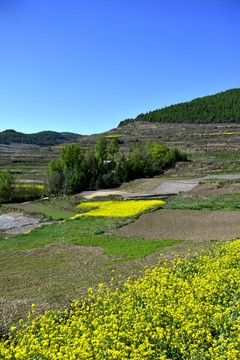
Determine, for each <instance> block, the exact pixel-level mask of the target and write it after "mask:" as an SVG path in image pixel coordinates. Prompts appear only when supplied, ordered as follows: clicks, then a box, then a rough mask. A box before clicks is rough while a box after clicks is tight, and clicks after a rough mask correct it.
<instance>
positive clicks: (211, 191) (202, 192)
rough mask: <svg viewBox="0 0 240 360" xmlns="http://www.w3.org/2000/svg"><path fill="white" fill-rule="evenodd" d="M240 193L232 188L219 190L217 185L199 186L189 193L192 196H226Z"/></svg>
mask: <svg viewBox="0 0 240 360" xmlns="http://www.w3.org/2000/svg"><path fill="white" fill-rule="evenodd" d="M236 192H239V191H237V190H233V189H231V188H230V187H222V188H217V184H199V185H197V186H196V187H195V188H194V189H192V190H190V191H189V195H191V196H207V195H225V194H233V193H236Z"/></svg>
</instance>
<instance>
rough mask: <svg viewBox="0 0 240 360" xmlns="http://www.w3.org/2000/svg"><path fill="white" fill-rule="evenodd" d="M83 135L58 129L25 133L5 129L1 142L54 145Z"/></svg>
mask: <svg viewBox="0 0 240 360" xmlns="http://www.w3.org/2000/svg"><path fill="white" fill-rule="evenodd" d="M80 136H81V135H79V134H74V133H68V132H64V133H59V132H56V131H41V132H38V133H34V134H24V133H21V132H18V131H15V130H5V131H2V132H0V143H1V144H10V143H21V144H35V145H39V146H54V145H58V144H61V143H64V142H66V141H69V140H74V139H77V138H79V137H80Z"/></svg>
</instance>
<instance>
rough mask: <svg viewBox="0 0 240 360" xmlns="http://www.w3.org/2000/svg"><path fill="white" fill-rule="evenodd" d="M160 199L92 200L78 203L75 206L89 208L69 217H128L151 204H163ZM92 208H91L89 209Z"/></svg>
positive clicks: (151, 205)
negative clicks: (84, 211)
mask: <svg viewBox="0 0 240 360" xmlns="http://www.w3.org/2000/svg"><path fill="white" fill-rule="evenodd" d="M164 204H165V202H164V201H162V200H129V201H98V202H97V201H94V202H87V203H82V204H80V205H78V206H77V207H76V208H77V209H81V210H89V211H88V212H86V213H83V214H77V215H75V216H73V217H72V218H71V219H75V218H76V217H79V216H108V217H129V216H134V215H137V214H139V213H141V212H143V211H146V210H149V209H151V207H153V206H160V205H164ZM91 209H92V210H91Z"/></svg>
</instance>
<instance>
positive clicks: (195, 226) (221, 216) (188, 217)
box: [110, 209, 240, 255]
mask: <svg viewBox="0 0 240 360" xmlns="http://www.w3.org/2000/svg"><path fill="white" fill-rule="evenodd" d="M110 233H111V235H116V236H128V237H135V238H145V239H166V240H167V239H175V240H185V241H184V242H183V243H182V244H181V247H180V248H179V251H180V253H179V254H180V255H181V253H182V251H184V252H185V251H186V246H187V247H189V248H195V249H196V251H199V250H200V249H201V247H202V246H205V245H206V243H207V242H210V241H211V240H212V241H215V240H219V241H221V240H222V239H224V240H232V239H234V238H237V237H239V236H240V212H239V211H198V210H172V209H161V210H157V211H156V212H154V213H149V214H143V215H142V216H141V217H140V218H139V219H138V220H137V221H136V222H134V223H130V224H128V225H126V226H124V227H122V228H120V229H116V230H112V231H111V232H110ZM178 247H179V246H178ZM172 249H173V248H171V250H172Z"/></svg>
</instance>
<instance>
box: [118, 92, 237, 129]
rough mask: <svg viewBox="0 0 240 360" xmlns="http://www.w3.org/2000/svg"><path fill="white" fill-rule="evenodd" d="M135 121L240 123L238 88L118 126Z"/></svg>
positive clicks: (172, 106) (151, 113) (149, 114)
mask: <svg viewBox="0 0 240 360" xmlns="http://www.w3.org/2000/svg"><path fill="white" fill-rule="evenodd" d="M135 120H141V121H142V120H144V121H150V122H163V123H168V122H169V123H174V122H177V123H193V124H194V123H205V124H207V123H235V122H238V123H239V122H240V88H239V89H231V90H227V91H224V92H220V93H218V94H215V95H210V96H205V97H202V98H197V99H194V100H192V101H188V102H184V103H180V104H176V105H171V106H167V107H165V108H162V109H158V110H155V111H149V112H148V113H146V114H140V115H138V116H137V118H136V119H126V120H124V121H121V122H120V124H119V126H122V125H124V124H127V123H129V122H132V121H135Z"/></svg>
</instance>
